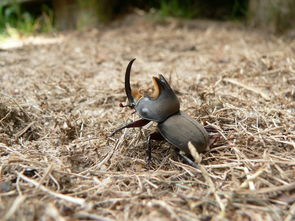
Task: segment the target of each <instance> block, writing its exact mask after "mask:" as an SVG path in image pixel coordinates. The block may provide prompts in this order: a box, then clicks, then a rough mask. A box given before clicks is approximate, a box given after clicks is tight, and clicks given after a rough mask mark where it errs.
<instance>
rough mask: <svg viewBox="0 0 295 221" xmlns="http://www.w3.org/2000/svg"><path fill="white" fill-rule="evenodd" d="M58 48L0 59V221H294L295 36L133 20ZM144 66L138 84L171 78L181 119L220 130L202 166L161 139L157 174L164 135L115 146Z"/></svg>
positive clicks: (137, 136)
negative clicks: (128, 74)
mask: <svg viewBox="0 0 295 221" xmlns="http://www.w3.org/2000/svg"><path fill="white" fill-rule="evenodd" d="M135 20H136V22H133V21H135ZM60 37H61V38H62V39H63V40H62V41H61V42H59V43H56V44H50V45H32V44H28V45H25V46H24V47H22V48H18V49H14V50H4V51H1V52H0V57H1V59H0V67H1V69H0V79H1V82H0V87H1V100H0V137H1V139H0V142H1V144H0V154H1V158H0V160H1V166H0V174H1V177H0V216H1V217H4V219H6V220H218V219H224V218H227V219H230V220H285V221H291V220H294V216H295V215H294V214H295V206H294V202H295V117H294V116H295V87H294V85H295V60H294V57H295V56H294V55H295V41H294V39H293V40H292V39H282V38H278V37H275V36H269V35H267V34H264V33H260V32H258V31H251V30H245V29H244V28H243V27H239V26H237V25H234V24H225V23H214V22H205V21H194V22H181V21H174V20H172V21H169V22H168V23H167V24H165V25H161V24H155V23H153V22H150V21H148V20H146V19H144V18H140V17H134V16H130V17H128V18H126V19H125V20H124V23H122V24H118V25H117V26H116V27H110V28H109V29H106V30H92V31H90V32H85V33H69V34H65V35H63V36H60ZM133 57H136V58H137V60H136V62H135V64H134V67H133V76H132V82H133V83H134V86H141V87H143V88H145V87H146V85H150V81H151V76H152V75H153V74H156V73H163V74H164V75H165V76H166V77H167V78H168V79H169V80H170V82H171V85H172V87H173V88H174V89H175V91H176V92H177V94H178V96H179V98H180V99H181V107H182V110H184V111H186V112H187V113H189V114H190V115H191V116H192V117H194V118H195V119H197V120H198V121H199V122H201V123H203V124H204V125H205V124H210V125H212V126H214V127H215V128H217V129H218V131H219V132H220V134H221V139H219V140H218V141H217V142H216V143H215V147H214V148H212V149H211V150H210V151H209V152H207V153H205V154H203V155H201V156H198V155H197V156H196V159H197V160H199V161H200V167H199V169H195V168H193V167H191V166H189V165H187V164H185V163H184V162H183V161H182V160H181V158H179V156H178V155H177V154H176V151H175V149H174V148H172V147H171V146H170V145H169V144H167V143H165V142H161V143H154V145H155V148H154V150H153V163H152V169H151V170H147V169H146V168H145V167H146V162H145V158H146V153H145V141H146V137H147V135H148V134H149V133H150V132H151V131H152V130H153V129H154V125H148V126H146V127H144V128H143V129H142V130H139V129H129V130H124V131H123V132H122V133H118V134H117V135H116V136H115V137H112V138H110V137H109V136H108V135H109V134H110V132H111V131H112V130H114V129H115V128H116V127H118V126H120V125H122V124H124V123H125V122H128V121H131V120H132V119H137V116H136V115H131V111H130V110H129V109H122V108H120V107H119V103H120V102H124V101H125V100H126V97H125V94H124V88H123V86H124V85H123V78H124V71H125V67H126V65H127V63H128V61H129V60H130V59H131V58H133ZM42 217H43V219H42Z"/></svg>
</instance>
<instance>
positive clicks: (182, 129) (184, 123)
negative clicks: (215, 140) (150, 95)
mask: <svg viewBox="0 0 295 221" xmlns="http://www.w3.org/2000/svg"><path fill="white" fill-rule="evenodd" d="M158 129H159V132H160V133H161V135H162V136H163V137H164V138H165V139H166V140H167V141H168V142H169V143H171V144H172V145H174V146H175V147H177V148H178V149H180V150H182V151H184V152H185V153H188V154H190V151H189V149H188V146H187V144H188V142H189V141H191V142H192V144H193V145H194V146H195V147H196V149H197V151H198V152H204V151H206V150H207V145H208V140H209V138H208V133H207V131H206V130H205V128H204V127H203V126H202V125H201V124H199V123H198V122H196V121H195V120H194V119H192V118H191V117H190V116H188V115H187V114H186V113H184V112H179V113H178V114H174V115H172V116H171V117H169V118H168V119H167V120H165V121H164V122H161V123H159V124H158Z"/></svg>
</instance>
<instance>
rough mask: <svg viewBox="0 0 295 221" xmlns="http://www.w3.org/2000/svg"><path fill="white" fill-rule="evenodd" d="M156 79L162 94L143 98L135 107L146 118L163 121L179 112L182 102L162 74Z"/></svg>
mask: <svg viewBox="0 0 295 221" xmlns="http://www.w3.org/2000/svg"><path fill="white" fill-rule="evenodd" d="M156 81H157V83H158V85H159V88H160V95H159V96H158V97H157V98H151V97H143V98H141V99H140V100H139V101H138V102H137V103H136V105H135V109H136V111H137V112H138V114H139V115H140V116H141V117H142V118H144V119H146V120H151V121H156V122H162V121H164V120H166V119H167V118H168V117H169V116H171V115H173V114H175V113H177V112H179V108H180V103H179V100H178V98H177V96H176V95H175V93H174V91H173V90H172V89H171V87H170V86H169V84H168V82H167V81H166V80H165V78H164V77H163V76H162V75H160V78H159V79H156Z"/></svg>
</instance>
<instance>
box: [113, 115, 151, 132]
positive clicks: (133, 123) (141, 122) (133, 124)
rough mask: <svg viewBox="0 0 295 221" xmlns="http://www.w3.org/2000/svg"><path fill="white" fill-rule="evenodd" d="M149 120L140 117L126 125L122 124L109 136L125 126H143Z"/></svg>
mask: <svg viewBox="0 0 295 221" xmlns="http://www.w3.org/2000/svg"><path fill="white" fill-rule="evenodd" d="M149 122H150V121H149V120H145V119H140V120H136V121H134V122H131V123H128V124H126V125H123V126H122V127H119V128H117V129H116V130H114V131H113V132H112V133H111V135H110V136H113V135H114V134H115V133H117V132H119V131H120V130H123V129H125V128H130V127H143V126H145V125H147V124H148V123H149Z"/></svg>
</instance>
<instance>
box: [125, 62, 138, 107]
mask: <svg viewBox="0 0 295 221" xmlns="http://www.w3.org/2000/svg"><path fill="white" fill-rule="evenodd" d="M135 59H136V58H133V59H132V60H131V61H130V62H129V64H128V66H127V68H126V73H125V92H126V95H127V98H128V101H129V104H128V106H130V107H132V106H134V105H135V101H134V97H133V96H132V91H131V86H130V72H131V66H132V64H133V62H134V61H135Z"/></svg>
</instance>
